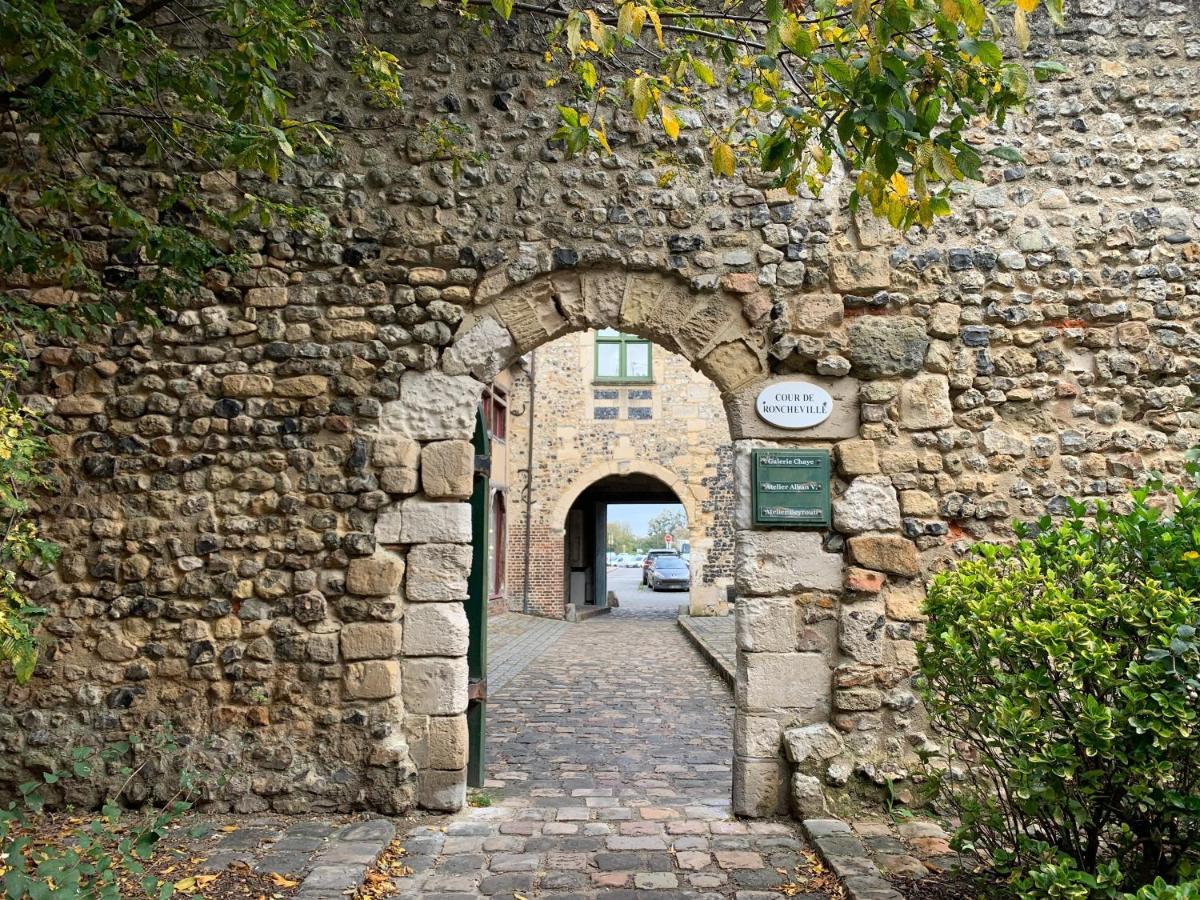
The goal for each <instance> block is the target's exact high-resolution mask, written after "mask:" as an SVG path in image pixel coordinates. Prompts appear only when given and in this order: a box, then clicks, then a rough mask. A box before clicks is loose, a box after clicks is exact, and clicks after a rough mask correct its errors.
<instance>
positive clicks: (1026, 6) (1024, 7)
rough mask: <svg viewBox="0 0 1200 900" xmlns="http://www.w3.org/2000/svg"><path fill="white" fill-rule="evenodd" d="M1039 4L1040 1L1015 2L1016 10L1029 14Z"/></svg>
mask: <svg viewBox="0 0 1200 900" xmlns="http://www.w3.org/2000/svg"><path fill="white" fill-rule="evenodd" d="M1040 2H1041V0H1017V9H1019V10H1021V11H1022V12H1027V13H1031V12H1033V11H1034V10H1035V9H1037V8H1038V4H1039V3H1040Z"/></svg>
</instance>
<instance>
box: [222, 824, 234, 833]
mask: <svg viewBox="0 0 1200 900" xmlns="http://www.w3.org/2000/svg"><path fill="white" fill-rule="evenodd" d="M221 830H222V831H224V832H226V833H227V834H228V833H229V832H232V831H237V830H238V827H237V826H236V825H222V826H221Z"/></svg>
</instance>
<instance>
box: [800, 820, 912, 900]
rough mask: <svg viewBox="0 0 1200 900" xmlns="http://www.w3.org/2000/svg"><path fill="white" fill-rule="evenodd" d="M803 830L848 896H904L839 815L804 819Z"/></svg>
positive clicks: (863, 899) (898, 899)
mask: <svg viewBox="0 0 1200 900" xmlns="http://www.w3.org/2000/svg"><path fill="white" fill-rule="evenodd" d="M803 826H804V833H805V835H806V836H807V837H808V840H809V842H810V843H811V844H812V845H813V847H815V848H816V851H817V853H818V854H820V856H821V859H822V860H824V862H825V865H827V866H828V867H829V869H830V871H831V872H833V874H834V875H836V876H837V877H838V878H839V879H840V880H841V882H842V885H843V886H844V887H845V888H846V895H847V896H848V897H849V898H850V900H904V895H903V894H901V893H900V892H899V891H898V890H896V889H895V888H894V887H892V884H891V882H890V881H888V880H887V879H886V878H884V876H883V873H882V872H880V871H879V867H878V866H876V865H875V862H874V860H872V859H871V855H870V853H869V852H868V851H867V848H866V845H864V844H863V842H862V841H861V840H859V838H858V835H856V834H855V833H854V831H853V830H852V829H851V828H850V825H849V823H847V822H843V821H842V820H841V819H805V820H804V822H803Z"/></svg>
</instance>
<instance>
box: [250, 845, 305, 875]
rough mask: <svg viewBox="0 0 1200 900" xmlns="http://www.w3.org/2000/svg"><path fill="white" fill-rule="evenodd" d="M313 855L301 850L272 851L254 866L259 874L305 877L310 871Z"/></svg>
mask: <svg viewBox="0 0 1200 900" xmlns="http://www.w3.org/2000/svg"><path fill="white" fill-rule="evenodd" d="M311 859H312V854H311V853H308V852H305V851H299V850H272V851H271V852H270V853H268V854H267V855H266V856H264V857H263V858H262V859H260V860H259V861H258V862H256V863H255V864H254V867H253V868H254V871H255V872H259V873H271V872H275V873H277V874H279V875H303V874H305V873H306V872H308V870H309V867H310V866H309V861H310V860H311Z"/></svg>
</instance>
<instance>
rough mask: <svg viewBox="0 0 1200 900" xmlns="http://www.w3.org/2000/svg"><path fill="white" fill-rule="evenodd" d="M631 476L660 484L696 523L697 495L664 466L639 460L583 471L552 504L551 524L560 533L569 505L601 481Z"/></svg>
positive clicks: (597, 466)
mask: <svg viewBox="0 0 1200 900" xmlns="http://www.w3.org/2000/svg"><path fill="white" fill-rule="evenodd" d="M633 474H638V475H649V476H650V477H651V478H655V479H657V480H658V481H661V482H662V483H663V484H664V485H666V486H667V487H668V488H670V489H671V492H672V493H674V494H675V496H676V497H678V498H679V502H680V504H681V505H682V506H683V510H684V513H686V515H687V517H688V521H689V522H694V521H696V517H697V511H698V507H697V503H696V495H695V493H694V492H693V491H692V488H691V486H690V485H689V484H688V483H687V482H685V481H684V480H683V479H681V478H680V477H679V476H678V475H676V474H675V473H674V472H672V471H671V470H670V469H668V468H666V467H665V466H660V465H659V464H658V463H653V462H649V461H647V460H640V459H635V460H622V461H621V462H605V463H597V464H596V465H594V466H591V467H589V468H588V469H586V470H585V471H584V473H583V474H582V475H580V476H579V477H578V478H577V479H575V483H574V484H572V485H571V487H570V488H569V489H568V490H567V492H566V493H565V494H563V495H562V496H561V497H560V498H559V499H558V501H557V502H556V503H555V504H554V510H553V512H552V513H551V514H550V519H551V521H553V522H558V523H560V526H559V527H560V529H561V528H562V527H563V525H562V524H561V523H565V522H566V519H567V511H568V510H569V509H570V508H571V505H572V504H573V503H574V502H575V500H576V499H577V498H578V497H579V495H580V494H582V493H583V492H584V491H585V490H587V489H588V487H590V486H591V485H593V484H595V483H596V482H597V481H599V480H600V479H602V478H605V477H607V476H609V475H633Z"/></svg>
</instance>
